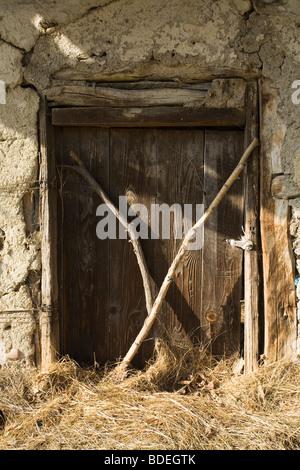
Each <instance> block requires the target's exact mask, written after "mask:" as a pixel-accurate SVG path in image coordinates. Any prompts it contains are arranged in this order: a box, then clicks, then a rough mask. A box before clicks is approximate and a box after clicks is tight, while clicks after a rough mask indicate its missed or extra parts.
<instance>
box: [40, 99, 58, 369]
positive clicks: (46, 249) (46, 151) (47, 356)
mask: <svg viewBox="0 0 300 470" xmlns="http://www.w3.org/2000/svg"><path fill="white" fill-rule="evenodd" d="M39 135H40V149H41V154H40V155H41V157H40V158H41V160H40V181H41V189H40V230H41V265H42V278H41V311H40V335H41V358H40V366H41V369H42V370H44V369H47V367H48V366H49V365H50V364H51V363H52V362H53V361H54V360H55V358H56V352H57V351H58V344H59V331H58V310H57V307H58V285H57V264H56V263H57V253H56V242H57V227H56V182H55V157H54V153H53V146H54V141H53V134H52V129H51V126H50V120H49V117H48V107H47V102H46V99H45V98H44V97H41V105H40V113H39Z"/></svg>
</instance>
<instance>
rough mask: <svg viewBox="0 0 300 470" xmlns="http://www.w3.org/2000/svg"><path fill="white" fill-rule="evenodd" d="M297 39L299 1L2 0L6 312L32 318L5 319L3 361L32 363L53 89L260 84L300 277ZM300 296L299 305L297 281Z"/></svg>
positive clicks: (0, 145)
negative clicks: (228, 81) (41, 171)
mask: <svg viewBox="0 0 300 470" xmlns="http://www.w3.org/2000/svg"><path fill="white" fill-rule="evenodd" d="M299 31H300V4H299V1H298V0H253V1H252V2H251V1H250V0H222V1H221V0H216V1H213V0H201V1H199V0H186V1H185V2H182V0H164V1H162V0H147V1H146V0H98V1H97V0H85V1H80V0H75V1H73V0H72V1H71V0H65V1H64V2H60V1H57V0H51V1H47V2H42V1H38V0H23V1H20V0H0V80H2V81H4V82H5V84H6V104H2V105H1V104H0V186H1V188H0V189H1V190H0V230H1V231H0V307H1V308H0V310H1V311H2V310H5V309H8V307H9V308H10V309H16V310H18V309H22V308H23V309H29V310H27V311H26V312H23V313H19V314H16V313H14V314H12V313H10V314H9V313H7V314H4V313H3V314H1V313H0V363H4V362H7V361H8V360H7V359H6V354H7V353H8V352H9V349H10V348H17V349H18V350H19V351H20V356H19V357H20V358H21V359H22V360H23V362H25V363H28V364H29V363H32V361H33V358H34V341H35V340H34V336H35V332H36V317H35V314H34V310H33V311H30V308H32V307H35V299H34V295H33V289H32V282H31V281H32V279H33V281H34V283H35V285H36V284H37V283H38V275H39V272H40V262H39V233H38V225H37V224H34V223H31V224H30V227H28V223H27V222H26V210H27V212H28V211H29V212H30V211H31V210H32V211H33V209H34V205H33V204H32V206H30V201H31V199H32V197H31V196H32V188H33V187H34V185H35V182H36V180H37V178H38V174H37V172H38V133H37V124H38V119H37V115H38V107H39V94H40V93H44V92H45V90H46V89H47V88H50V87H54V86H57V85H63V84H76V83H78V82H80V83H81V84H82V83H85V82H86V81H88V82H97V81H101V82H104V81H108V82H109V81H128V80H129V81H130V80H137V79H144V78H146V79H148V80H159V79H164V80H166V79H167V80H180V81H187V82H193V81H197V80H212V79H221V78H222V77H233V78H239V79H251V78H257V79H262V83H263V92H265V93H266V94H267V95H268V100H267V105H266V106H265V109H264V111H263V113H262V116H261V117H262V128H263V129H264V136H263V138H264V145H265V153H266V155H267V157H268V159H269V162H270V166H271V169H272V174H273V180H272V185H271V187H270V197H272V198H275V199H276V200H278V201H280V204H286V205H287V206H289V207H290V208H291V236H292V242H293V247H294V254H295V260H296V267H297V269H298V272H299V271H300V189H299V188H300V175H299V170H300V161H299V159H300V152H299V149H300V145H299V143H300V136H299V114H300V104H295V103H293V102H292V99H291V96H292V92H293V90H292V88H291V87H292V83H293V82H294V81H295V80H300V47H299ZM214 83H218V82H214ZM215 98H216V99H217V95H216V97H215ZM30 195H31V196H30ZM24 201H27V202H26V204H25V203H24ZM28 201H29V206H28ZM27 219H28V217H27ZM33 219H34V217H33ZM297 290H298V298H299V302H300V283H299V284H298V287H297ZM3 306H4V307H5V308H4V307H3ZM1 315H2V316H1ZM18 315H19V316H18ZM18 318H19V321H17V319H18ZM8 325H10V326H8ZM25 325H26V326H25Z"/></svg>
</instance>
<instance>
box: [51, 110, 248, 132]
mask: <svg viewBox="0 0 300 470" xmlns="http://www.w3.org/2000/svg"><path fill="white" fill-rule="evenodd" d="M52 124H53V125H54V126H80V127H82V126H89V127H181V126H184V127H186V126H189V127H197V126H199V127H206V126H208V127H209V126H213V127H219V126H220V127H241V128H242V127H244V125H245V111H244V110H243V109H239V108H223V109H219V108H189V107H186V108H185V107H177V106H176V107H175V106H174V107H161V106H160V107H151V108H109V107H94V108H91V107H88V108H85V107H82V108H80V107H79V108H53V110H52Z"/></svg>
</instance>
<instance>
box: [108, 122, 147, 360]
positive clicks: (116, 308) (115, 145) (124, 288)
mask: <svg viewBox="0 0 300 470" xmlns="http://www.w3.org/2000/svg"><path fill="white" fill-rule="evenodd" d="M110 133H111V134H110V190H109V191H110V192H109V193H110V197H111V200H112V201H113V202H114V204H115V205H116V206H117V207H118V205H119V196H126V197H127V202H128V208H129V206H131V205H132V204H136V203H140V204H144V205H145V207H146V208H147V209H148V215H150V205H151V203H152V202H154V200H155V178H156V165H155V131H153V130H151V129H149V130H142V129H128V130H125V129H111V131H110ZM135 218H136V217H134V216H133V217H132V218H129V220H134V219H135ZM117 225H118V224H117ZM138 230H139V227H138ZM149 234H150V231H149ZM141 245H142V249H143V251H144V255H145V258H146V260H147V262H148V266H149V271H150V274H151V272H152V269H153V264H152V263H153V252H152V248H151V247H152V243H151V240H149V241H148V240H144V239H141ZM109 262H110V313H109V325H110V353H109V354H110V357H111V358H113V359H118V358H121V357H123V356H124V355H125V353H126V352H127V349H128V348H129V347H130V345H131V344H132V342H133V340H134V339H135V337H136V334H137V332H138V331H139V329H140V328H141V327H142V325H143V322H144V319H145V318H146V316H147V310H146V304H145V295H144V289H143V284H142V279H141V274H140V271H139V268H138V264H137V261H136V256H135V254H134V252H133V249H132V245H131V243H130V242H129V239H127V240H122V239H119V237H118V238H117V239H116V240H110V261H109ZM147 351H148V352H147ZM152 351H153V342H152V341H151V340H150V339H149V340H148V341H147V342H146V343H145V344H144V345H143V347H142V348H141V350H140V351H139V353H138V354H137V356H136V358H135V361H134V365H135V366H142V365H143V364H144V359H145V357H146V359H149V358H150V357H151V355H152Z"/></svg>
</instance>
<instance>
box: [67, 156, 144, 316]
mask: <svg viewBox="0 0 300 470" xmlns="http://www.w3.org/2000/svg"><path fill="white" fill-rule="evenodd" d="M70 155H71V157H72V158H73V160H75V161H76V163H78V165H79V166H78V167H74V166H70V167H69V168H72V169H74V170H76V171H77V172H78V173H80V175H81V176H83V177H84V179H85V180H86V181H87V182H88V183H89V184H90V186H91V188H92V189H93V190H94V191H95V192H96V193H97V194H99V196H100V197H101V199H102V200H103V201H104V202H105V204H106V205H107V206H108V207H109V209H110V210H111V211H112V213H113V214H114V215H115V216H116V217H117V218H118V219H119V221H120V222H121V224H122V225H123V226H124V227H125V229H126V230H127V232H128V233H129V237H130V239H131V240H130V241H131V243H132V246H133V251H134V253H135V255H136V258H137V262H138V265H139V268H140V272H141V275H142V280H143V286H144V291H145V298H146V308H147V312H148V314H149V313H150V312H151V308H152V292H151V285H150V274H149V271H148V267H147V264H146V261H145V257H144V253H143V250H142V247H141V244H140V241H139V239H137V238H136V235H135V233H134V232H133V230H132V228H131V226H130V224H129V223H128V222H127V220H126V219H125V218H124V217H123V216H122V214H121V213H120V211H118V209H117V208H116V207H115V205H114V204H113V203H112V202H111V200H110V199H109V197H108V196H107V195H106V193H105V192H104V191H103V189H102V188H101V186H100V185H99V184H98V183H97V182H96V181H95V180H94V178H93V177H92V176H91V174H90V173H89V171H88V170H87V169H86V167H85V165H84V163H83V162H82V161H81V160H80V158H79V157H78V156H77V155H76V154H75V153H74V152H72V151H71V152H70Z"/></svg>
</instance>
